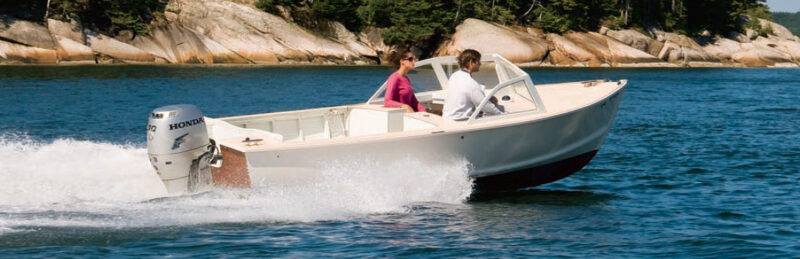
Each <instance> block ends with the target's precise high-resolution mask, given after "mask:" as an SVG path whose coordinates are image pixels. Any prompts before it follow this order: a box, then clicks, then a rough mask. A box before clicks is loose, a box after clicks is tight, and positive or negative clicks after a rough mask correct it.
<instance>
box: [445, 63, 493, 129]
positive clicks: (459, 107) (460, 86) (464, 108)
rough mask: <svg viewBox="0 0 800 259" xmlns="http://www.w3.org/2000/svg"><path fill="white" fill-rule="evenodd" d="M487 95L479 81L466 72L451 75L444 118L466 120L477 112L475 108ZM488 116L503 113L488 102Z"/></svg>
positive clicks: (484, 107) (460, 71) (485, 108)
mask: <svg viewBox="0 0 800 259" xmlns="http://www.w3.org/2000/svg"><path fill="white" fill-rule="evenodd" d="M483 98H486V95H485V94H483V88H482V87H481V85H480V84H478V81H475V79H472V75H470V74H469V73H467V72H466V71H464V70H459V71H457V72H455V73H453V74H452V75H450V80H449V81H447V97H446V98H445V99H444V108H443V109H442V116H444V117H445V118H449V119H452V120H466V119H469V117H470V116H471V115H472V113H473V112H474V111H475V107H477V106H478V105H480V104H481V101H483ZM483 112H484V113H486V114H501V113H502V112H501V111H500V110H499V109H497V107H496V106H495V105H494V104H493V103H491V102H487V103H486V105H484V106H483Z"/></svg>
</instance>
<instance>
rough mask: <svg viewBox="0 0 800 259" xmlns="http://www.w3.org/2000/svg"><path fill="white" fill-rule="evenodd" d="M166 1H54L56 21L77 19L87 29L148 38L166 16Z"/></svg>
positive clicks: (52, 7)
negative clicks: (155, 23)
mask: <svg viewBox="0 0 800 259" xmlns="http://www.w3.org/2000/svg"><path fill="white" fill-rule="evenodd" d="M166 5H167V0H51V2H50V15H51V16H52V17H54V18H61V19H63V18H66V17H68V16H77V17H78V18H80V20H81V21H83V23H84V26H87V27H93V28H94V29H97V30H101V31H105V32H109V33H111V34H116V33H118V32H120V31H123V30H131V31H133V32H134V33H136V34H147V33H148V32H149V30H148V28H147V26H148V24H150V22H151V21H152V20H153V19H155V17H156V16H157V15H159V14H162V13H163V12H164V8H165V6H166Z"/></svg>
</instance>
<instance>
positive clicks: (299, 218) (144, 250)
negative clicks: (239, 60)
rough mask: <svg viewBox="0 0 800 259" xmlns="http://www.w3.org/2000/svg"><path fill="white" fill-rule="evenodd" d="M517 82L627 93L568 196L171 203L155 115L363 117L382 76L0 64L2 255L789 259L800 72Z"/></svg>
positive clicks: (798, 173) (416, 180)
mask: <svg viewBox="0 0 800 259" xmlns="http://www.w3.org/2000/svg"><path fill="white" fill-rule="evenodd" d="M527 71H528V72H529V73H530V74H531V75H532V77H533V79H534V82H535V83H550V82H566V81H578V80H587V79H597V78H607V79H614V80H617V79H623V78H624V79H628V80H630V81H629V82H630V83H629V87H628V90H627V92H626V93H625V95H624V97H623V102H622V105H621V107H620V110H619V113H618V115H617V119H616V122H615V124H614V127H613V129H612V130H611V133H610V134H609V136H608V139H607V140H606V143H605V144H604V145H603V147H602V149H601V150H600V152H599V153H598V154H597V156H596V157H595V158H594V160H593V161H592V162H591V163H590V164H589V165H588V166H587V167H586V168H584V169H583V170H581V171H580V172H578V173H576V174H575V175H573V176H571V177H569V178H566V179H563V180H561V181H558V182H555V183H552V184H548V185H543V186H539V187H537V188H534V189H528V190H520V191H515V192H503V193H479V194H475V193H472V194H470V189H469V185H468V184H466V185H465V184H464V182H465V181H468V179H453V178H442V179H441V180H448V181H451V182H448V184H447V186H446V187H445V188H442V187H441V186H437V185H431V183H430V182H431V181H430V179H431V177H441V176H442V175H444V174H449V175H452V174H459V173H463V170H464V168H465V165H464V164H463V163H460V162H457V161H456V162H442V164H439V165H423V164H419V163H414V161H402V164H410V165H412V166H413V168H411V169H405V170H397V169H396V166H394V165H384V164H378V163H373V162H369V161H350V162H349V163H341V164H335V165H331V167H330V168H328V169H326V175H328V176H329V178H327V179H329V180H330V181H328V182H325V183H324V184H321V185H315V186H287V187H284V188H254V189H248V190H215V191H212V192H209V193H204V194H200V195H194V196H184V197H171V198H163V196H164V190H163V187H161V186H160V182H159V180H158V178H157V177H156V176H155V174H154V172H153V171H152V168H151V167H150V165H149V163H148V161H147V157H146V150H145V126H146V121H147V117H148V114H149V112H150V111H151V110H152V109H154V108H156V107H159V106H163V105H169V104H177V103H191V104H196V105H198V106H199V107H200V108H201V109H202V110H203V112H204V113H205V114H206V115H207V116H210V117H223V116H231V115H241V114H252V113H263V112H273V111H282V110H295V109H303V108H313V107H324V106H333V105H341V104H349V103H357V102H362V101H364V100H365V99H366V98H368V97H369V96H370V95H371V94H372V92H373V91H374V90H375V88H376V87H377V85H378V84H380V83H381V82H382V81H383V80H384V79H385V78H386V76H387V75H388V74H389V71H388V70H387V69H386V68H382V67H264V68H262V67H191V66H188V67H162V66H88V67H84V66H74V67H69V66H68V67H48V66H25V67H15V66H3V67H0V257H29V256H37V257H51V256H68V257H74V256H81V257H84V256H89V257H105V256H114V255H130V256H135V257H140V256H176V257H194V256H202V257H206V256H226V257H239V256H258V257H311V256H351V257H406V256H426V257H427V256H437V257H439V256H454V257H473V256H480V257H506V256H515V257H522V256H526V257H527V256H543V257H773V256H778V257H797V256H798V254H800V242H798V240H800V186H798V183H799V182H800V98H798V97H800V70H798V69H529V70H527ZM412 83H413V82H412ZM456 178H457V177H456ZM342 179H347V180H342ZM387 179H391V180H387ZM398 179H401V180H398ZM467 197H469V198H467Z"/></svg>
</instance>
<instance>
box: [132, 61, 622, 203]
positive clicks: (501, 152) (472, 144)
mask: <svg viewBox="0 0 800 259" xmlns="http://www.w3.org/2000/svg"><path fill="white" fill-rule="evenodd" d="M481 62H482V63H483V64H484V65H483V66H482V67H481V70H480V72H477V73H474V74H473V77H475V79H476V80H478V81H479V82H481V83H483V84H485V85H488V86H489V87H486V89H485V93H486V99H484V100H483V101H482V102H481V104H480V105H479V106H480V107H479V108H478V109H476V110H481V109H480V108H481V107H482V106H484V105H486V103H487V102H489V98H490V97H492V96H494V97H496V98H497V100H498V102H499V104H500V105H502V106H503V107H504V108H505V113H504V114H501V115H492V116H483V115H482V114H480V113H477V112H476V113H474V114H472V116H471V117H470V118H469V119H467V120H464V121H454V120H450V119H447V118H443V117H442V116H441V109H442V107H443V102H444V100H445V97H446V95H447V89H445V87H446V86H447V80H448V77H449V76H450V74H451V73H453V72H455V71H458V65H457V61H456V58H455V57H452V56H451V57H437V58H431V59H426V60H422V61H419V62H417V64H416V66H417V68H416V70H415V71H412V73H410V74H409V78H410V80H411V82H412V83H413V84H414V87H415V89H416V91H417V94H416V96H417V99H418V100H419V101H420V102H421V103H422V104H423V105H424V106H426V107H427V108H428V112H416V113H406V112H405V110H404V109H400V108H386V107H383V93H384V89H385V86H386V83H384V85H382V86H381V87H380V88H379V89H378V90H377V91H376V92H375V94H373V95H372V96H371V97H370V98H369V99H368V100H367V101H366V102H364V103H360V104H353V105H343V106H336V107H326V108H315V109H307V110H298V111H286V112H275V113H264V114H254V115H244V116H235V117H227V118H208V117H203V116H202V114H201V113H200V110H199V109H197V108H196V107H194V106H192V105H172V106H166V107H161V108H158V109H155V110H154V111H153V112H152V113H151V115H150V120H149V122H148V154H149V156H150V161H151V163H152V164H153V166H154V167H155V168H156V171H157V172H158V174H159V175H160V177H161V178H162V180H163V182H164V184H165V186H166V187H167V190H168V191H169V192H170V193H171V194H179V193H185V192H194V191H197V190H199V189H201V188H206V187H208V186H223V187H234V188H240V187H241V188H247V187H251V186H252V185H254V184H258V183H281V184H289V185H291V184H306V183H308V182H310V181H314V179H319V177H318V176H319V174H320V170H321V167H322V166H323V165H324V164H326V161H341V160H348V159H368V160H369V161H393V160H397V159H399V158H411V159H414V160H417V161H420V162H421V163H442V161H448V160H452V159H465V160H466V161H468V162H469V164H470V166H469V176H470V177H473V178H474V179H475V187H476V188H477V189H481V190H502V189H515V188H521V187H530V186H536V185H540V184H545V183H549V182H553V181H556V180H559V179H562V178H564V177H567V176H569V175H571V174H573V173H575V172H577V171H578V170H580V169H581V168H583V167H584V166H585V165H586V164H588V163H589V161H590V160H591V159H592V158H593V157H594V155H595V154H596V153H597V151H598V150H599V149H600V146H601V144H602V143H603V141H604V140H605V138H606V136H607V135H608V132H609V130H610V129H611V125H612V123H613V121H614V116H615V115H616V113H617V108H618V107H619V104H620V101H621V99H622V93H623V91H624V89H625V85H626V83H627V81H626V80H620V81H615V82H610V81H605V80H597V81H583V82H572V83H559V84H546V85H534V84H533V81H532V80H531V78H530V76H529V75H528V74H527V73H525V71H523V70H522V69H520V68H519V67H517V66H516V65H514V64H513V63H511V62H509V61H508V60H506V59H505V58H503V57H501V56H499V55H496V54H490V55H485V56H484V57H482V59H481Z"/></svg>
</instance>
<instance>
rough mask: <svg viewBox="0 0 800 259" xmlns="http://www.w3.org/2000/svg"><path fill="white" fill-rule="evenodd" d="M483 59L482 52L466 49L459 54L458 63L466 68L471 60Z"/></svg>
mask: <svg viewBox="0 0 800 259" xmlns="http://www.w3.org/2000/svg"><path fill="white" fill-rule="evenodd" d="M480 60H481V53H480V52H478V51H477V50H474V49H465V50H464V51H462V52H461V54H458V65H459V66H461V67H462V68H465V67H467V66H468V65H469V62H477V61H480Z"/></svg>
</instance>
